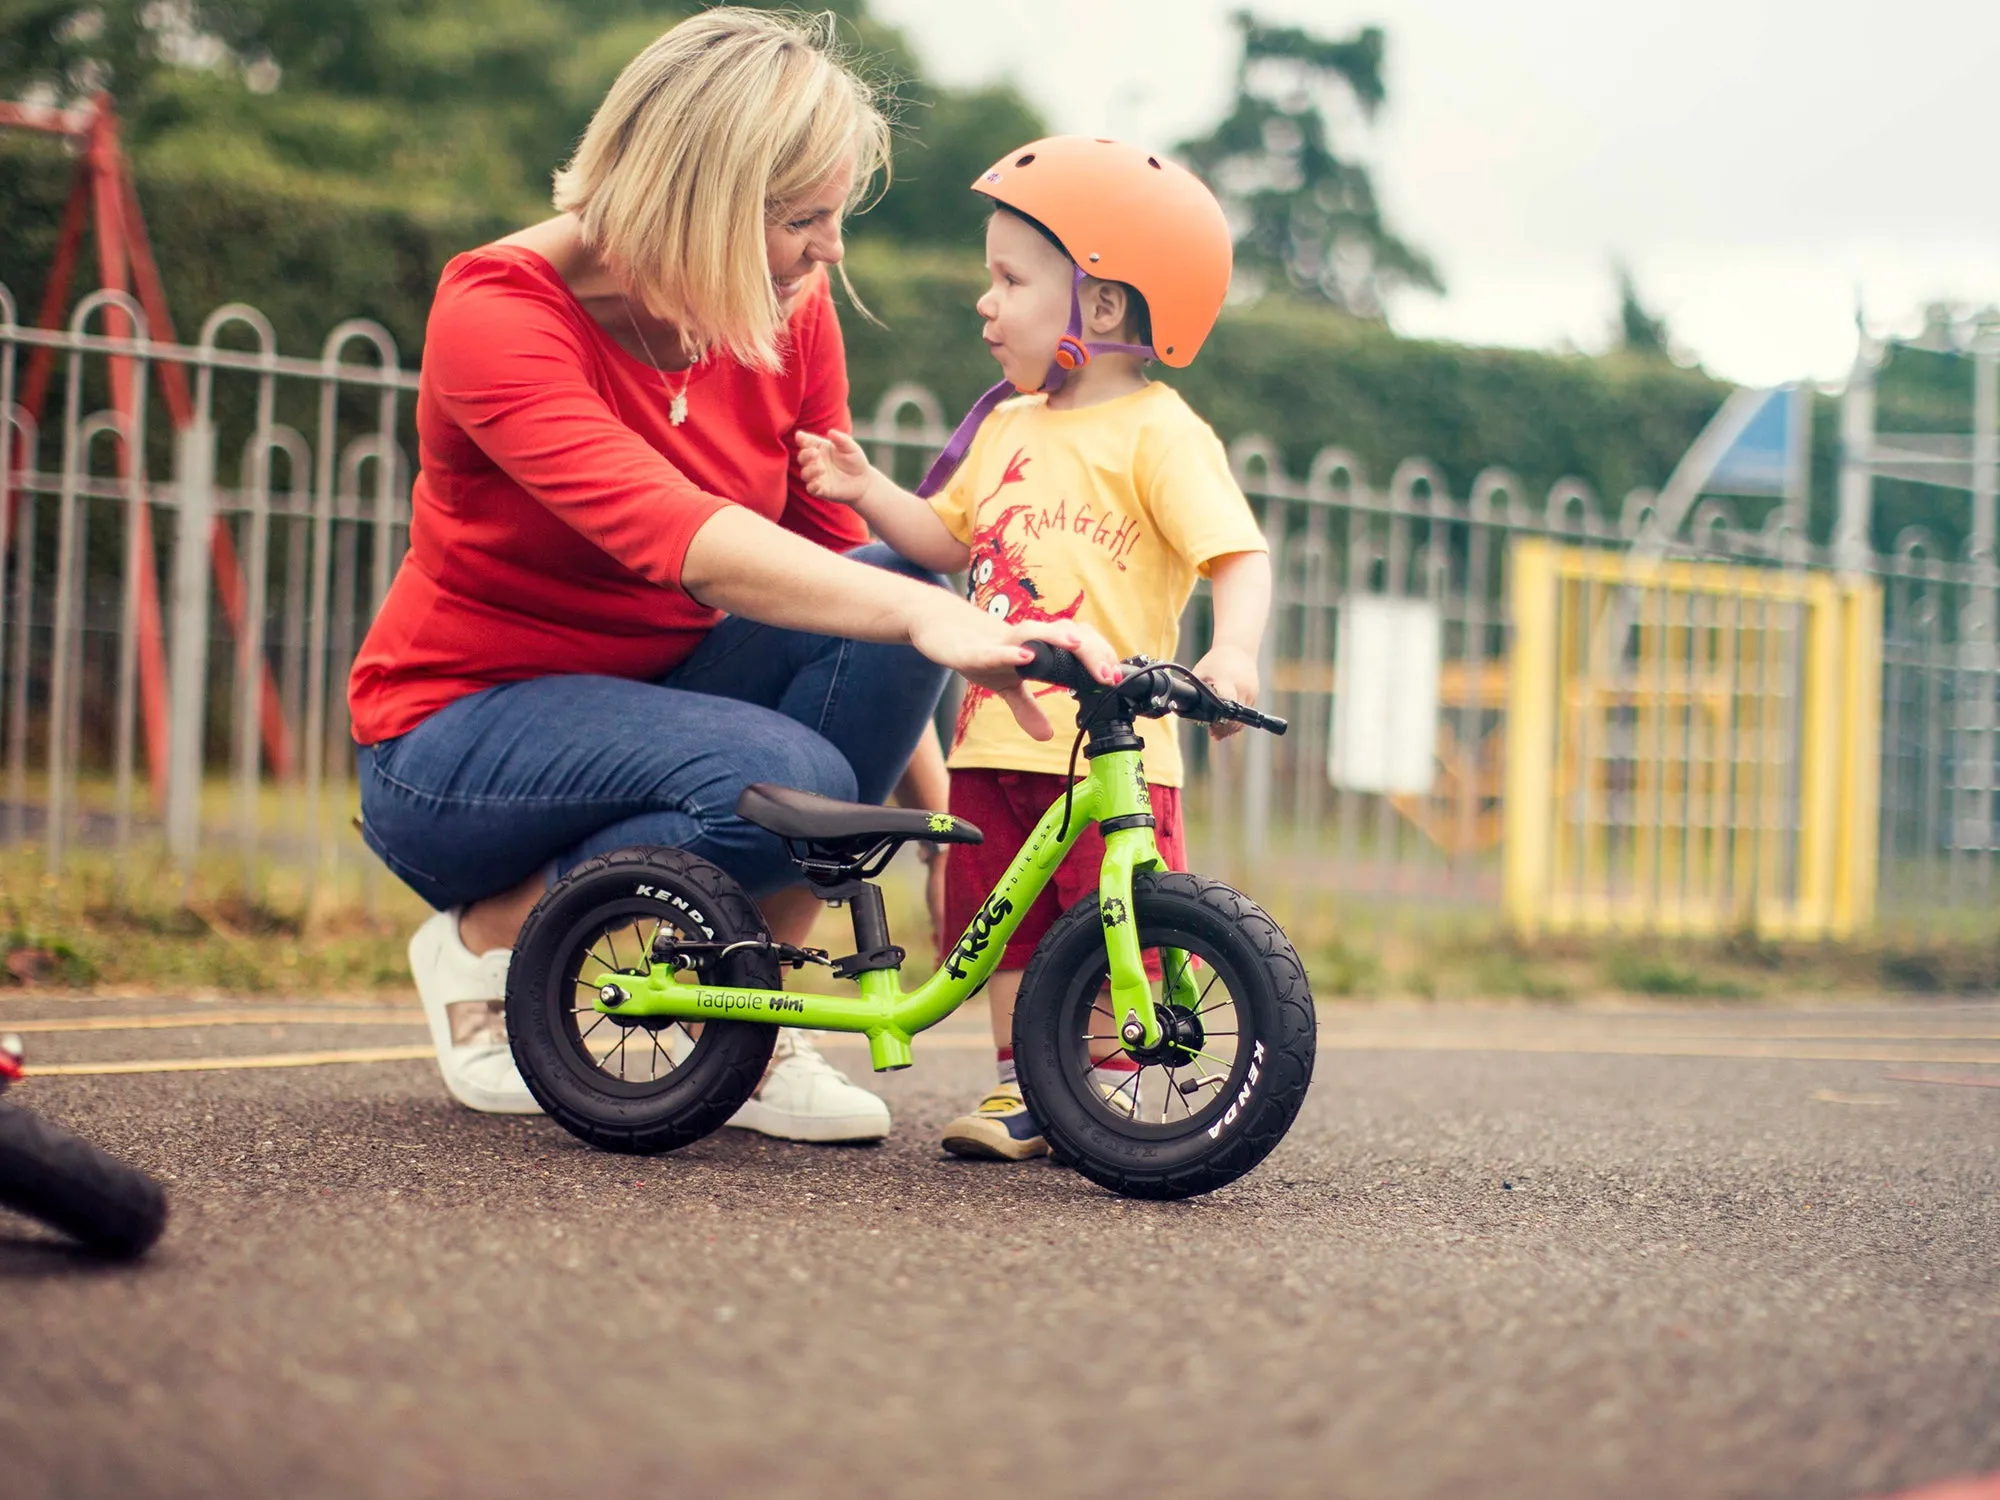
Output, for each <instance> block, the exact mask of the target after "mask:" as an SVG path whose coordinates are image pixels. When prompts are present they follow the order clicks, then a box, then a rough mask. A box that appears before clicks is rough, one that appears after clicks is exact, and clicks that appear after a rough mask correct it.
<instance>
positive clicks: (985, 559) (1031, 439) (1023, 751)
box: [931, 383, 1268, 786]
mask: <svg viewBox="0 0 2000 1500" xmlns="http://www.w3.org/2000/svg"><path fill="white" fill-rule="evenodd" d="M931 506H932V508H933V509H934V510H935V511H936V512H937V514H938V518H939V519H940V520H942V521H943V522H944V524H945V525H946V526H947V527H948V528H949V529H950V531H951V534H952V535H953V536H955V537H957V538H958V540H959V541H961V542H963V543H965V544H966V546H968V547H969V548H971V549H972V557H971V561H970V563H969V565H968V577H969V580H970V585H971V587H970V590H969V595H970V598H971V599H972V602H973V603H974V604H977V605H978V606H980V607H981V608H982V609H984V610H986V611H988V612H989V613H991V614H994V615H997V616H999V617H1000V618H1002V619H1004V620H1009V621H1013V622H1015V623H1017V624H1018V623H1019V622H1021V621H1023V620H1082V621H1084V622H1086V623H1088V624H1090V625H1094V626H1096V627H1097V629H1098V630H1100V631H1102V632H1103V633H1104V637H1105V639H1106V640H1108V641H1110V642H1111V645H1112V647H1113V649H1115V650H1116V651H1117V653H1118V654H1119V655H1120V656H1121V657H1123V656H1133V655H1144V656H1151V657H1157V658H1167V659H1171V658H1172V657H1173V656H1174V654H1175V647H1176V646H1177V645H1178V643H1179V639H1180V618H1181V611H1182V610H1183V609H1185V608H1186V607H1187V601H1188V596H1189V595H1190V594H1192V593H1193V592H1194V584H1195V577H1196V575H1197V574H1202V575H1206V573H1207V572H1208V564H1209V563H1211V562H1212V561H1214V560H1215V559H1216V558H1218V557H1224V556H1227V555H1228V554H1230V553H1232V552H1263V551H1266V550H1268V549H1267V547H1266V545H1265V542H1264V534H1263V532H1262V531H1260V530H1259V529H1258V527H1257V520H1256V517H1254V516H1252V515H1251V514H1250V506H1249V502H1247V501H1246V500H1245V499H1244V498H1243V492H1242V490H1240V489H1238V488H1237V486H1236V481H1235V479H1234V478H1233V477H1232V476H1231V475H1230V472H1229V460H1228V457H1227V455H1225V454H1224V452H1223V449H1222V443H1221V441H1220V440H1219V439H1218V438H1217V437H1216V435H1215V432H1214V430H1213V429H1212V428H1210V427H1209V425H1208V424H1207V423H1206V422H1204V421H1202V419H1201V418H1200V417H1198V416H1196V415H1195V414H1194V412H1193V411H1192V410H1191V409H1189V407H1188V404H1187V403H1186V402H1185V401H1183V400H1182V399H1181V397H1180V393H1179V392H1177V391H1175V390H1174V389H1173V387H1171V386H1166V385H1160V384H1158V383H1154V384H1149V385H1147V386H1146V387H1145V388H1144V389H1142V390H1138V391H1134V392H1132V393H1131V394H1130V395H1126V396H1119V397H1117V398H1116V399H1114V400H1111V401H1105V402H1101V403H1099V404H1097V405H1095V406H1086V407H1081V408H1079V409H1076V410H1071V411H1050V410H1049V407H1048V398H1047V397H1046V396H1039V395H1037V396H1020V397H1016V398H1015V399H1014V400H1011V401H1008V402H1006V403H1004V404H1003V405H1001V406H1000V407H999V408H998V409H997V410H995V411H994V412H993V414H992V415H991V416H989V417H987V419H986V420H985V422H983V423H982V424H981V425H980V428H979V433H978V435H977V436H976V437H975V438H974V439H973V441H972V448H971V451H970V452H968V453H967V454H966V456H965V462H964V463H963V464H962V465H961V466H960V467H959V470H958V473H957V474H955V475H954V476H953V477H952V480H951V483H950V484H949V485H947V486H946V487H945V488H944V490H943V491H942V492H941V493H939V494H937V495H935V496H933V497H932V499H931ZM1034 691H1035V692H1036V694H1037V698H1038V701H1039V702H1040V703H1041V706H1042V709H1043V711H1044V712H1046V713H1047V714H1048V716H1049V720H1050V722H1051V723H1053V724H1054V725H1055V729H1056V735H1055V738H1054V739H1052V740H1049V741H1047V742H1039V741H1036V740H1031V739H1029V738H1028V736H1027V735H1025V734H1024V733H1022V732H1021V729H1020V727H1019V726H1018V725H1017V724H1015V722H1014V716H1013V714H1012V713H1010V712H1009V711H1008V709H1007V705H1006V704H1005V703H1003V702H1001V701H1000V700H999V699H998V698H996V697H994V695H993V694H991V693H989V692H987V691H985V690H984V689H982V688H977V687H972V686H968V687H967V688H966V690H965V701H964V703H963V705H962V706H961V707H960V709H959V714H958V728H957V733H956V734H955V735H954V736H953V739H952V749H951V758H950V762H949V764H950V765H951V767H952V768H953V769H954V770H957V769H960V768H963V767H968V766H993V767H998V768H1000V769H1002V770H1013V771H1055V772H1061V771H1062V770H1063V769H1064V768H1065V767H1066V766H1067V765H1068V763H1069V751H1070V741H1071V740H1072V739H1073V738H1074V737H1075V735H1076V700H1075V699H1074V698H1072V697H1071V696H1070V695H1069V693H1068V692H1067V691H1066V690H1064V689H1062V688H1055V687H1046V686H1040V687H1037V688H1035V689H1034ZM1174 724H1175V721H1174V720H1173V719H1172V718H1166V719H1141V720H1140V721H1139V730H1140V733H1141V734H1142V735H1143V736H1144V738H1145V741H1146V776H1147V779H1148V780H1149V781H1154V782H1157V783H1159V784H1160V785H1162V786H1179V785H1180V784H1181V779H1182V772H1181V753H1180V745H1179V743H1178V740H1177V737H1176V734H1175V730H1174Z"/></svg>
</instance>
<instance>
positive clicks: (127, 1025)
mask: <svg viewBox="0 0 2000 1500" xmlns="http://www.w3.org/2000/svg"><path fill="white" fill-rule="evenodd" d="M423 1024H424V1017H423V1012H422V1011H414V1010H404V1009H397V1010H390V1009H388V1008H387V1007H379V1008H378V1009H377V1010H376V1012H375V1013H374V1014H373V1015H370V1014H368V1013H366V1012H361V1011H327V1010H214V1011H193V1012H190V1013H187V1014H184V1015H167V1016H81V1017H79V1018H77V1019H76V1020H73V1021H67V1020H62V1019H59V1018H56V1017H50V1016H37V1017H35V1018H34V1019H32V1020H27V1021H0V1030H6V1031H18V1032H73V1031H179V1030H181V1029H183V1028H193V1027H197V1026H421V1025H423Z"/></svg>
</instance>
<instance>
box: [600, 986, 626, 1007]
mask: <svg viewBox="0 0 2000 1500" xmlns="http://www.w3.org/2000/svg"><path fill="white" fill-rule="evenodd" d="M597 998H598V1000H599V1002H600V1003H602V1004H604V1005H609V1006H611V1007H612V1008H613V1009H616V1008H617V1007H618V1006H621V1005H623V1004H624V1003H625V992H624V991H623V990H621V989H619V988H618V986H617V985H615V984H607V985H604V986H602V987H600V988H599V990H598V991H597Z"/></svg>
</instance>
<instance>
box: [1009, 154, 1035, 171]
mask: <svg viewBox="0 0 2000 1500" xmlns="http://www.w3.org/2000/svg"><path fill="white" fill-rule="evenodd" d="M1034 159H1035V153H1034V152H1032V151H1030V152H1028V154H1027V155H1025V156H1017V157H1015V158H1014V165H1015V166H1017V167H1025V166H1026V165H1027V164H1028V163H1029V162H1031V161H1033V160H1034Z"/></svg>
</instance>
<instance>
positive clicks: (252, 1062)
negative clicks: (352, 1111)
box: [28, 1044, 437, 1078]
mask: <svg viewBox="0 0 2000 1500" xmlns="http://www.w3.org/2000/svg"><path fill="white" fill-rule="evenodd" d="M436 1055H437V1054H436V1053H435V1052H434V1051H433V1050H432V1049H431V1047H430V1046H429V1045H428V1044H425V1045H423V1046H420V1047H356V1048H354V1049H352V1050H350V1051H346V1052H267V1053H265V1054H263V1055H262V1056H257V1057H169V1058H160V1059H156V1060H143V1059H142V1060H139V1061H136V1062H95V1063H50V1064H48V1065H47V1066H45V1067H33V1068H30V1069H28V1077H29V1078H90V1077H102V1076H105V1075H109V1074H121V1073H223V1072H231V1071H234V1070H237V1069H244V1068H316V1067H323V1066H325V1065H326V1064H328V1063H386V1062H426V1061H429V1060H431V1059H432V1058H434V1057H435V1056H436Z"/></svg>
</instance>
